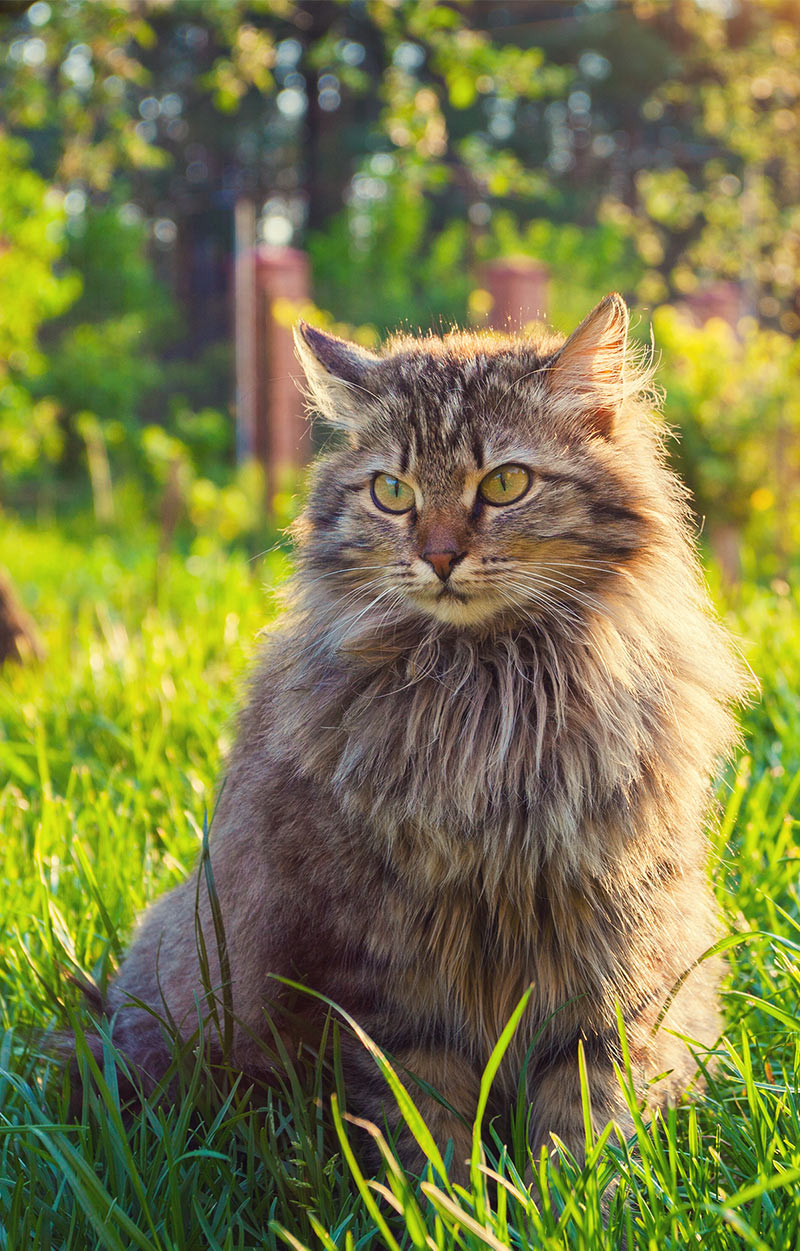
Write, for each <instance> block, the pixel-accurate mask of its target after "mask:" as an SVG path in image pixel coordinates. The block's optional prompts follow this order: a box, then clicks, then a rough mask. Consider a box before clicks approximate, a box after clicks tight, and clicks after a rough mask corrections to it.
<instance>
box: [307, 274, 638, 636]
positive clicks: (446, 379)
mask: <svg viewBox="0 0 800 1251" xmlns="http://www.w3.org/2000/svg"><path fill="white" fill-rule="evenodd" d="M627 330H628V316H627V309H626V307H625V304H624V302H623V300H622V299H621V297H620V296H618V295H610V296H607V297H606V299H604V300H603V301H602V302H601V303H600V304H598V306H597V307H596V308H595V309H594V310H593V312H592V313H590V314H589V316H588V317H587V318H586V320H585V321H584V322H583V323H582V324H581V325H580V326H579V327H578V329H577V330H576V331H575V332H574V333H573V334H572V335H571V336H570V337H569V338H568V339H567V340H566V342H562V341H561V340H559V339H558V338H554V337H551V336H548V335H546V334H544V333H540V334H538V335H535V336H519V337H512V336H499V335H493V334H478V335H476V334H469V333H459V332H455V333H452V334H448V335H446V336H444V337H443V338H435V337H432V336H431V337H425V338H412V337H405V338H396V339H394V340H392V341H390V343H389V344H388V345H387V346H386V348H385V349H384V350H383V352H382V353H381V354H380V355H375V354H373V353H371V352H368V351H365V350H364V349H363V348H361V347H358V346H356V345H355V344H352V343H347V342H345V341H344V340H342V339H338V338H335V337H334V336H332V335H329V334H325V333H323V332H322V331H320V330H316V329H313V328H312V327H311V326H308V325H306V324H304V323H301V324H300V325H299V327H298V328H297V332H296V341H297V351H298V355H299V357H300V360H301V363H302V365H303V368H304V371H305V375H306V379H307V385H308V394H309V397H310V400H311V404H312V406H313V408H314V409H315V410H316V411H318V412H319V413H321V414H322V416H323V417H324V418H325V419H326V420H327V421H328V422H330V423H332V424H333V425H334V426H336V427H338V428H340V429H341V430H343V431H344V432H345V433H346V436H347V437H346V439H345V440H344V441H343V444H342V446H341V447H339V448H338V449H337V450H336V451H335V452H333V453H330V454H328V455H327V456H325V457H323V458H321V461H320V462H319V464H318V466H317V469H316V472H315V474H314V476H313V481H312V489H311V494H310V499H309V503H308V506H307V509H306V511H305V513H304V516H303V518H302V519H301V522H300V525H299V527H298V533H299V536H300V539H301V548H302V567H303V570H304V575H305V577H306V580H307V584H314V585H316V586H317V588H318V592H317V594H318V599H317V602H318V603H320V602H321V601H324V602H325V603H326V604H327V605H328V606H329V608H331V609H332V610H333V611H335V612H336V613H338V614H340V618H341V621H342V622H343V623H345V626H346V628H347V629H349V628H350V627H349V626H347V622H350V621H352V622H355V621H356V620H358V621H359V622H362V623H364V624H365V625H369V627H370V628H371V629H375V628H384V627H385V628H386V629H387V630H388V629H391V627H392V626H393V625H396V624H397V623H398V622H399V621H407V620H409V619H414V618H416V619H417V620H419V619H423V620H427V621H428V622H430V623H433V622H435V623H438V624H439V626H440V627H446V628H453V627H455V628H457V629H467V630H468V629H474V628H476V627H479V628H484V627H485V626H486V625H487V624H489V623H521V622H523V621H530V620H533V619H541V618H542V617H545V616H550V617H554V618H557V619H558V620H560V621H561V622H562V623H569V622H570V621H575V620H578V619H579V618H581V617H582V616H583V615H584V613H585V612H586V611H587V609H588V608H590V606H591V604H592V602H593V599H594V597H595V595H596V590H597V588H598V586H599V585H600V584H601V583H602V582H603V581H604V579H606V578H607V577H608V576H609V575H610V574H612V573H613V572H614V571H616V570H618V569H620V568H621V567H623V566H624V565H625V564H626V562H628V561H630V560H631V559H632V558H633V556H634V554H635V553H636V552H638V551H639V550H641V549H642V548H643V547H644V546H645V544H646V543H647V537H648V530H649V521H648V516H647V512H648V499H647V490H648V484H647V465H646V461H647V456H648V455H649V456H650V458H651V459H653V452H652V439H649V440H648V439H647V438H646V439H645V443H646V444H647V448H649V451H648V450H647V448H646V449H645V452H646V454H645V455H644V457H643V455H642V447H641V446H640V445H641V442H642V440H641V438H639V439H638V442H637V436H636V435H635V434H634V435H632V432H631V424H632V419H631V416H630V410H631V407H633V408H635V407H636V405H635V404H633V405H632V398H635V396H634V393H635V392H636V391H641V389H642V382H643V379H642V371H641V370H638V369H637V368H636V367H635V366H634V365H633V364H632V363H631V361H630V359H626V355H627V352H626V345H627ZM637 423H638V424H641V421H640V419H639V418H637ZM354 628H355V627H354Z"/></svg>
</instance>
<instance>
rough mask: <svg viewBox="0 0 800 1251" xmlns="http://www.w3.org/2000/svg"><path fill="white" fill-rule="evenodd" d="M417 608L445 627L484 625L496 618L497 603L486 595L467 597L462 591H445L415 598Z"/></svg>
mask: <svg viewBox="0 0 800 1251" xmlns="http://www.w3.org/2000/svg"><path fill="white" fill-rule="evenodd" d="M415 600H416V604H417V606H418V607H419V608H420V609H421V610H422V611H423V612H424V613H425V615H426V616H428V617H433V619H434V620H435V621H441V622H443V623H444V624H446V625H451V626H461V627H464V628H468V627H469V626H480V625H486V623H487V622H489V621H491V619H492V618H493V617H496V616H497V613H498V605H497V601H496V600H493V599H492V598H490V597H489V596H487V595H474V594H473V595H468V594H466V593H465V592H462V591H455V590H449V589H445V590H444V591H443V592H442V591H440V592H438V593H437V594H433V595H425V596H422V595H420V596H417V597H415Z"/></svg>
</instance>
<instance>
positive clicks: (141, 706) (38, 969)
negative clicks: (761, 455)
mask: <svg viewBox="0 0 800 1251" xmlns="http://www.w3.org/2000/svg"><path fill="white" fill-rule="evenodd" d="M0 565H5V566H6V567H7V568H8V569H9V570H10V572H11V573H12V576H13V577H14V578H15V580H16V582H17V584H18V586H19V587H20V589H21V590H22V591H23V593H24V596H25V599H26V601H27V603H28V605H29V607H30V608H31V610H32V612H33V613H34V615H35V617H36V619H37V620H38V622H39V623H40V626H41V629H42V632H43V634H44V637H45V641H46V645H47V648H48V657H47V660H46V662H45V663H44V664H42V665H40V666H33V667H29V668H25V669H13V668H9V669H7V670H6V671H5V672H4V673H3V674H2V677H1V678H0V788H1V789H0V822H2V832H3V837H2V845H1V846H2V850H1V851H0V855H1V856H2V862H1V863H2V868H1V869H0V881H1V882H2V893H1V894H0V950H1V951H2V960H0V1001H1V1002H2V1027H3V1033H2V1038H0V1246H2V1247H6V1248H9V1251H12V1249H13V1251H22V1249H23V1248H33V1247H35V1248H37V1251H38V1249H39V1248H42V1249H46V1248H70V1249H74V1251H77V1249H81V1251H84V1249H85V1248H88V1247H104V1248H114V1249H115V1251H120V1249H121V1248H126V1249H127V1248H133V1247H136V1248H141V1249H142V1251H151V1249H152V1251H156V1249H160V1251H166V1249H168V1248H169V1249H172V1248H175V1249H177V1248H181V1249H182V1248H187V1249H188V1248H197V1249H198V1251H201V1249H202V1251H206V1249H208V1248H219V1249H220V1251H222V1249H223V1248H224V1249H226V1251H234V1249H235V1248H250V1247H252V1248H255V1247H284V1246H286V1245H290V1246H293V1247H298V1246H301V1245H302V1246H308V1247H312V1246H315V1247H316V1246H325V1247H334V1246H335V1247H350V1246H352V1247H364V1248H367V1247H372V1248H383V1247H387V1246H389V1247H395V1246H398V1245H399V1246H402V1247H412V1246H414V1247H425V1246H429V1247H434V1248H449V1247H456V1246H458V1247H475V1248H477V1247H498V1246H509V1247H523V1248H524V1247H545V1248H557V1247H575V1248H600V1247H621V1246H623V1245H625V1246H627V1247H628V1248H634V1247H642V1248H645V1247H646V1248H653V1249H655V1248H659V1249H660V1248H664V1247H685V1246H688V1245H695V1244H698V1245H702V1246H703V1248H704V1251H712V1249H716V1248H733V1247H742V1246H750V1247H758V1248H763V1249H764V1251H767V1249H769V1251H773V1249H774V1248H784V1247H785V1248H792V1247H795V1246H797V1245H798V1243H799V1242H800V1089H799V1084H800V1010H799V1009H800V1002H799V996H800V960H799V959H798V957H800V894H799V893H798V867H800V852H799V851H798V847H797V837H796V827H797V822H796V821H793V819H792V816H791V807H792V804H793V803H794V802H796V800H797V795H798V791H800V701H799V700H798V691H800V613H798V602H797V600H800V595H798V596H797V598H796V599H795V600H793V597H792V593H791V592H790V591H789V589H788V588H787V587H786V586H785V585H783V584H781V583H777V584H775V585H773V586H772V587H769V586H766V587H760V586H758V585H756V584H755V582H748V583H746V584H745V585H744V586H743V588H742V589H741V591H740V592H739V594H738V595H737V597H736V603H735V605H731V606H728V609H727V611H726V615H727V617H728V619H729V621H730V624H731V626H732V628H733V629H734V630H735V632H736V633H737V634H738V636H739V637H740V638H741V639H742V640H743V648H744V650H745V653H746V655H747V658H748V660H749V662H750V664H751V666H752V668H753V670H754V671H755V672H756V674H757V675H758V677H759V679H760V681H761V686H762V693H761V698H760V700H759V701H758V702H757V703H754V704H753V706H752V707H750V708H749V709H747V710H746V712H745V714H744V716H743V743H742V749H741V753H740V755H739V758H738V760H737V761H735V762H732V763H731V765H730V767H729V768H728V770H727V771H726V773H725V775H724V777H723V778H721V780H720V786H719V797H720V813H721V816H720V821H719V823H718V825H717V826H716V827H715V828H714V830H713V833H712V842H713V848H714V864H713V877H714V882H715V885H716V889H717V893H718V897H719V900H720V904H721V907H722V911H723V914H724V919H725V926H726V932H727V933H728V934H729V935H730V936H731V946H730V949H729V951H728V959H729V964H730V976H729V979H728V982H727V984H726V990H725V998H724V1005H725V1014H726V1021H727V1033H726V1036H725V1038H723V1039H722V1041H721V1042H720V1045H719V1048H718V1051H717V1055H716V1066H715V1070H714V1072H713V1073H712V1074H711V1075H710V1077H709V1079H708V1082H707V1086H706V1090H705V1093H704V1094H703V1095H702V1097H699V1098H696V1099H695V1101H694V1102H692V1103H688V1102H687V1103H686V1105H684V1106H682V1107H680V1108H679V1109H677V1110H675V1111H673V1112H671V1113H670V1114H669V1116H668V1117H666V1118H665V1119H664V1120H658V1121H657V1122H655V1123H653V1124H651V1125H649V1126H645V1125H644V1124H643V1123H641V1122H639V1124H638V1127H637V1141H636V1143H635V1144H634V1143H625V1142H624V1141H620V1140H619V1139H618V1138H617V1136H616V1135H615V1134H613V1133H611V1134H610V1136H608V1137H607V1140H606V1141H605V1143H603V1142H602V1141H601V1142H600V1143H599V1144H597V1145H595V1146H592V1145H590V1154H589V1164H588V1165H587V1166H586V1167H585V1168H583V1169H581V1168H578V1167H577V1166H576V1165H574V1164H572V1163H570V1162H569V1161H565V1162H564V1163H563V1164H562V1167H561V1168H560V1170H559V1171H558V1172H553V1173H552V1175H551V1178H550V1183H549V1186H548V1187H544V1188H543V1190H544V1194H545V1195H546V1200H545V1202H543V1203H542V1204H541V1205H540V1207H539V1208H537V1206H536V1204H535V1203H534V1201H533V1200H532V1199H531V1198H529V1197H528V1195H527V1192H526V1190H525V1185H524V1181H523V1180H522V1178H524V1176H525V1174H526V1172H528V1169H527V1165H526V1161H525V1159H524V1150H523V1146H522V1137H523V1135H522V1134H518V1135H517V1138H516V1141H514V1142H512V1143H510V1144H507V1149H506V1145H504V1144H500V1143H498V1142H496V1141H495V1140H494V1139H493V1137H492V1133H491V1127H490V1126H484V1133H483V1138H484V1144H485V1145H484V1148H483V1150H484V1158H483V1162H482V1163H481V1161H478V1164H479V1166H480V1167H479V1168H476V1170H475V1173H474V1178H473V1183H474V1184H473V1186H472V1188H471V1190H470V1191H466V1190H461V1189H459V1188H457V1187H452V1186H451V1184H450V1183H449V1181H448V1180H447V1179H446V1177H444V1176H442V1175H441V1170H440V1171H438V1172H437V1169H436V1167H435V1166H434V1165H432V1167H431V1171H430V1174H429V1176H428V1178H427V1179H423V1185H424V1190H423V1189H420V1188H419V1187H418V1186H417V1184H416V1182H415V1181H413V1180H412V1181H411V1182H408V1181H406V1179H405V1178H403V1177H401V1176H400V1175H399V1174H393V1173H391V1172H390V1176H389V1177H388V1179H387V1180H386V1181H385V1183H384V1184H383V1186H382V1187H381V1186H376V1185H374V1184H373V1185H372V1186H371V1187H370V1186H368V1185H367V1183H366V1181H365V1179H363V1178H362V1177H360V1175H358V1174H356V1175H354V1172H353V1168H354V1167H355V1168H356V1169H357V1165H355V1161H352V1162H351V1161H349V1160H348V1158H347V1155H348V1150H349V1148H346V1147H345V1145H344V1144H343V1142H342V1140H341V1138H340V1137H339V1136H338V1135H337V1130H336V1126H335V1125H334V1124H333V1116H332V1112H331V1106H330V1101H329V1099H328V1097H327V1095H325V1096H323V1097H320V1092H321V1091H322V1089H323V1086H322V1084H321V1082H320V1073H319V1071H318V1070H317V1069H315V1068H314V1066H313V1065H310V1064H307V1063H306V1064H301V1065H299V1066H297V1067H295V1066H293V1064H292V1063H291V1062H290V1061H289V1058H288V1057H286V1059H287V1070H286V1076H285V1079H284V1083H283V1085H284V1088H283V1090H282V1091H281V1090H276V1092H275V1093H274V1095H272V1096H271V1097H270V1099H269V1101H268V1104H267V1106H266V1108H264V1107H262V1108H260V1109H258V1110H254V1109H253V1107H252V1104H251V1102H249V1101H248V1098H247V1091H246V1090H245V1089H243V1088H242V1086H241V1084H237V1083H236V1081H235V1080H234V1081H230V1080H227V1079H226V1075H225V1074H210V1073H209V1072H208V1071H207V1070H206V1068H205V1066H204V1064H203V1059H202V1056H200V1057H198V1058H197V1059H196V1060H192V1058H191V1057H186V1058H185V1063H184V1066H183V1069H182V1073H181V1079H180V1080H181V1081H182V1082H183V1083H184V1084H185V1094H184V1097H183V1098H182V1099H181V1100H180V1101H178V1102H177V1103H175V1104H166V1103H164V1102H162V1103H161V1104H154V1105H145V1106H144V1108H143V1109H141V1110H139V1111H137V1112H135V1113H131V1112H130V1110H129V1109H128V1110H126V1109H125V1108H124V1106H121V1103H120V1096H119V1093H118V1090H117V1085H116V1075H115V1070H114V1066H113V1064H111V1063H110V1062H107V1063H106V1064H105V1066H104V1067H103V1070H102V1072H100V1071H98V1073H97V1074H96V1079H97V1080H96V1087H97V1089H96V1090H95V1091H92V1092H90V1093H87V1094H85V1095H84V1097H83V1104H82V1107H81V1110H80V1112H79V1114H77V1116H75V1117H72V1118H71V1117H70V1116H69V1113H68V1090H67V1083H66V1082H65V1079H64V1073H63V1070H62V1067H61V1066H60V1065H58V1064H55V1063H53V1064H47V1063H46V1062H44V1061H43V1060H41V1059H37V1056H36V1046H37V1038H38V1034H37V1031H36V1029H35V1028H34V1029H31V1027H41V1026H43V1025H45V1024H47V1023H48V1022H52V1021H55V1022H57V1023H59V1024H60V1025H64V1024H66V1023H68V1022H69V1021H70V1020H72V1021H74V1020H76V1019H77V1020H79V1021H80V1020H81V1019H83V1020H84V1021H87V1020H88V1017H87V1014H86V1012H85V1011H84V1010H83V1009H82V1008H81V1007H80V998H81V997H80V994H79V992H78V991H77V990H76V989H75V987H74V985H73V983H72V981H71V980H70V978H69V977H68V976H67V974H68V972H69V971H72V972H73V973H76V972H77V971H79V970H82V971H84V972H85V973H86V974H89V975H91V976H92V977H93V978H94V979H95V980H96V981H97V982H99V983H101V984H102V983H103V981H104V980H105V979H107V978H108V977H109V976H110V974H111V973H112V972H113V969H114V967H115V965H116V963H117V961H118V959H119V956H120V953H121V951H122V950H123V948H124V944H125V941H126V937H127V935H128V933H129V931H130V927H131V924H132V921H133V918H134V916H135V914H136V913H137V912H138V911H139V910H140V909H141V908H142V907H143V906H144V905H145V903H146V902H147V901H148V900H149V899H152V898H153V897H154V896H155V895H157V894H158V893H159V892H160V891H162V890H164V889H166V888H167V887H169V886H170V885H172V884H174V883H175V882H177V881H178V880H179V879H180V878H181V877H182V876H183V875H184V874H185V873H186V872H187V871H189V870H190V869H191V867H192V865H193V862H194V860H195V858H196V856H197V854H198V850H199V848H200V846H201V843H202V837H203V827H204V817H205V814H206V813H209V814H210V811H211V808H212V806H213V796H214V783H215V778H216V776H217V772H218V769H219V766H220V761H221V758H222V756H223V754H224V751H225V749H226V746H227V744H228V743H229V740H230V733H231V718H232V714H233V711H234V708H235V704H236V698H237V692H238V691H239V689H240V687H241V681H242V676H243V673H244V671H245V669H246V665H247V661H248V658H249V657H250V656H251V655H252V653H253V649H254V646H255V641H256V638H255V636H256V634H257V631H258V629H259V628H260V627H261V626H262V625H263V624H264V623H265V622H266V621H267V620H268V618H269V616H270V614H271V612H272V611H273V598H272V597H271V595H270V590H271V588H272V587H273V586H274V585H275V584H276V583H278V582H280V580H281V578H282V577H283V576H284V574H285V571H286V569H287V568H288V561H287V558H286V556H285V554H284V553H283V552H281V551H275V552H272V553H269V554H267V555H265V556H262V557H260V558H258V559H256V560H254V561H249V560H248V559H247V558H246V556H245V555H243V554H241V553H238V552H228V551H225V550H223V549H222V548H220V547H218V546H216V545H215V544H213V543H211V542H210V541H205V542H202V543H201V542H199V541H197V542H196V543H195V546H194V548H193V550H192V554H191V555H189V556H188V557H179V556H177V555H170V556H168V557H164V558H162V559H161V560H159V559H158V557H157V540H156V536H155V535H154V534H153V533H152V532H151V531H150V530H149V529H148V528H147V527H146V526H143V527H142V528H141V531H140V532H134V531H133V528H132V529H131V531H130V532H129V533H127V534H126V535H118V536H116V537H113V538H112V537H100V538H97V537H91V536H89V537H87V536H86V535H85V534H82V533H81V531H79V530H77V529H76V530H75V533H74V537H73V538H68V537H65V535H64V533H63V531H60V530H57V529H55V528H51V527H49V526H48V525H46V524H45V525H40V526H37V527H34V526H26V525H23V524H22V523H19V522H12V521H7V522H5V523H4V528H3V531H2V534H0ZM700 1058H701V1060H702V1061H703V1063H704V1064H706V1063H707V1061H708V1059H709V1057H707V1056H703V1057H700ZM107 1060H110V1056H107ZM621 1080H622V1081H624V1080H625V1076H624V1073H623V1074H621ZM412 1093H413V1091H412ZM409 1116H410V1117H411V1118H412V1120H413V1119H414V1113H413V1109H411V1110H409ZM417 1131H418V1133H419V1134H420V1136H421V1137H422V1138H423V1139H424V1128H423V1127H422V1126H420V1125H417ZM346 1132H347V1131H346V1130H342V1131H341V1133H342V1135H346ZM541 1167H542V1168H544V1165H542V1166H541ZM481 1169H488V1170H495V1171H497V1172H499V1173H500V1174H501V1175H502V1178H503V1180H502V1182H499V1183H495V1182H488V1181H487V1179H486V1173H485V1172H483V1171H481ZM604 1211H605V1216H604V1215H603V1213H604Z"/></svg>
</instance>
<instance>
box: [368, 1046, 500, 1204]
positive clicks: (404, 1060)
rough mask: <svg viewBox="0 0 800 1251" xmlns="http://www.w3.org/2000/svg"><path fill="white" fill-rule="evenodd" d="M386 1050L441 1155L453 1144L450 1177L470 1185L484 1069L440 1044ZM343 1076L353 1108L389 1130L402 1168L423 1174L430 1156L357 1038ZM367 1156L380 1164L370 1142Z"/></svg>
mask: <svg viewBox="0 0 800 1251" xmlns="http://www.w3.org/2000/svg"><path fill="white" fill-rule="evenodd" d="M387 1050H389V1051H390V1053H391V1062H392V1067H393V1068H394V1069H395V1071H396V1072H397V1073H398V1075H399V1076H400V1078H401V1080H402V1081H403V1084H404V1086H405V1087H406V1090H407V1091H408V1093H409V1094H410V1096H411V1098H412V1099H413V1101H414V1103H415V1105H416V1107H417V1108H418V1110H419V1112H420V1114H421V1115H422V1118H423V1120H424V1121H425V1124H426V1125H427V1127H428V1129H429V1130H430V1131H431V1134H432V1135H433V1139H434V1141H435V1143H436V1145H437V1147H438V1148H439V1150H440V1151H441V1153H442V1155H444V1154H445V1152H446V1150H447V1147H448V1144H449V1143H451V1142H452V1144H453V1158H452V1164H451V1166H450V1170H449V1173H450V1177H451V1179H452V1180H453V1181H455V1182H459V1183H460V1184H465V1183H466V1182H467V1180H468V1178H469V1158H470V1153H471V1150H472V1124H473V1121H474V1119H475V1112H476V1109H477V1106H478V1094H479V1091H480V1073H479V1072H478V1070H477V1069H476V1068H475V1066H474V1065H473V1064H471V1063H470V1061H469V1060H468V1059H467V1058H465V1057H463V1056H461V1055H459V1054H458V1053H457V1052H454V1051H452V1050H449V1049H444V1048H441V1047H426V1046H410V1047H401V1048H394V1049H391V1048H387ZM344 1075H345V1083H346V1090H347V1103H348V1108H349V1110H350V1111H351V1112H352V1113H354V1114H355V1115H357V1116H361V1117H363V1118H364V1119H366V1120H368V1121H372V1122H373V1123H374V1124H375V1125H377V1126H378V1128H379V1129H381V1130H382V1131H383V1132H385V1130H386V1129H387V1128H388V1130H389V1132H390V1134H391V1136H392V1138H393V1140H394V1142H395V1145H396V1148H397V1153H398V1156H399V1158H400V1161H401V1163H402V1165H403V1167H404V1168H406V1169H407V1170H408V1171H409V1172H411V1173H414V1174H417V1175H419V1174H420V1173H421V1172H422V1170H423V1168H424V1167H425V1164H426V1157H425V1155H424V1154H423V1152H422V1150H421V1148H420V1147H419V1145H418V1143H417V1141H416V1139H415V1138H414V1136H413V1134H412V1133H411V1131H410V1129H409V1128H408V1126H407V1125H406V1123H405V1121H404V1119H403V1117H402V1115H401V1113H400V1110H399V1108H398V1106H397V1103H396V1102H395V1099H394V1096H393V1095H392V1092H391V1089H390V1088H389V1086H388V1084H387V1082H386V1080H385V1078H384V1077H383V1075H382V1074H381V1072H380V1070H379V1068H378V1066H377V1064H376V1063H375V1060H374V1059H373V1057H372V1056H371V1055H370V1054H369V1053H368V1052H367V1051H365V1050H364V1049H363V1047H361V1046H360V1045H359V1044H357V1043H356V1042H355V1040H353V1041H352V1042H351V1043H350V1045H349V1046H348V1048H347V1051H346V1054H345V1057H344ZM415 1079H416V1080H415ZM420 1083H422V1085H420ZM424 1086H431V1087H432V1088H433V1089H434V1090H435V1091H436V1092H437V1093H438V1094H439V1095H441V1096H442V1099H443V1100H444V1101H445V1102H446V1103H447V1104H449V1105H450V1106H449V1107H446V1106H444V1105H443V1104H442V1103H440V1102H439V1101H438V1100H437V1099H435V1098H434V1097H433V1096H432V1095H429V1094H428V1093H427V1092H426V1091H425V1090H424V1089H423V1087H424ZM451 1109H452V1110H451ZM366 1155H367V1158H368V1161H369V1164H370V1165H371V1166H374V1167H376V1168H377V1166H378V1165H379V1160H378V1157H377V1153H376V1151H375V1150H374V1148H372V1147H371V1145H370V1144H366Z"/></svg>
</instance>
